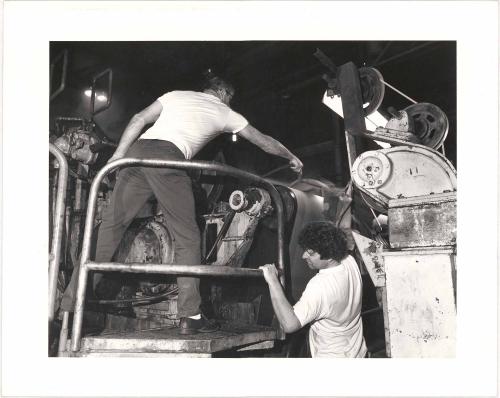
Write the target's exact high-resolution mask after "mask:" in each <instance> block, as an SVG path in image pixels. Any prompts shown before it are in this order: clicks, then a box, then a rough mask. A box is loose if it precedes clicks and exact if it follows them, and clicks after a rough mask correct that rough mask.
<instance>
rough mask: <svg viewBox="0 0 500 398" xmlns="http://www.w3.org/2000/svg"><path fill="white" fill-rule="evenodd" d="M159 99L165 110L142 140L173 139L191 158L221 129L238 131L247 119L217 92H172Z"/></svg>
mask: <svg viewBox="0 0 500 398" xmlns="http://www.w3.org/2000/svg"><path fill="white" fill-rule="evenodd" d="M158 101H159V102H160V103H161V105H162V112H161V114H160V116H159V117H158V119H157V120H156V122H155V124H154V125H153V126H151V127H150V128H149V129H148V130H147V131H146V132H145V133H144V134H143V135H142V136H141V137H140V139H159V140H164V141H170V142H172V143H173V144H175V145H176V146H177V147H178V148H179V149H180V150H181V151H182V152H183V153H184V156H185V157H186V159H191V158H192V157H193V156H194V155H195V154H196V153H197V152H198V151H199V150H200V149H201V148H203V146H204V145H205V144H207V143H208V142H209V141H210V140H212V139H213V138H215V137H216V136H217V135H218V134H220V133H221V132H237V131H240V130H241V129H243V128H244V127H245V126H246V125H247V124H248V122H247V120H246V119H245V118H244V117H243V116H241V115H240V114H239V113H237V112H234V111H233V110H231V108H229V107H228V106H227V105H226V104H224V103H223V102H222V101H221V100H220V99H219V98H217V97H216V96H214V95H211V94H207V93H202V92H196V91H171V92H169V93H166V94H164V95H163V96H161V97H160V98H158Z"/></svg>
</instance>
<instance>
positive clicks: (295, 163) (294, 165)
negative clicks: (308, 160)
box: [290, 157, 304, 173]
mask: <svg viewBox="0 0 500 398" xmlns="http://www.w3.org/2000/svg"><path fill="white" fill-rule="evenodd" d="M303 167H304V165H303V164H302V162H301V161H300V159H299V158H298V157H295V158H293V159H291V160H290V168H291V169H292V170H293V171H295V172H296V173H300V172H301V171H302V168H303Z"/></svg>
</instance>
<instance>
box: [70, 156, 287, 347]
mask: <svg viewBox="0 0 500 398" xmlns="http://www.w3.org/2000/svg"><path fill="white" fill-rule="evenodd" d="M123 166H143V167H144V166H146V167H169V168H175V169H182V170H192V169H202V170H211V171H216V172H218V173H221V174H225V175H228V176H232V177H237V178H240V179H244V180H247V181H250V182H252V183H254V184H257V185H259V186H262V187H263V188H265V189H266V190H267V191H268V192H269V195H270V196H271V198H272V200H273V203H274V205H275V209H276V213H277V222H278V228H277V234H278V248H277V250H278V253H277V254H278V260H277V266H278V270H280V271H281V272H280V282H281V283H282V285H283V286H284V284H285V275H284V260H285V256H284V211H283V203H282V201H281V196H280V194H279V193H278V191H277V189H276V188H275V187H274V185H273V184H271V183H270V182H269V181H267V180H266V179H264V178H262V177H259V176H256V175H254V174H251V173H248V172H246V171H243V170H239V169H237V168H235V167H231V166H227V165H224V164H221V163H217V162H206V161H179V160H160V159H137V158H122V159H118V160H115V161H113V162H111V163H108V164H107V165H106V166H104V167H103V168H102V169H101V170H100V171H99V173H97V175H96V176H95V178H94V180H93V182H92V185H91V187H90V194H89V199H88V207H87V215H86V219H85V232H84V235H83V243H82V252H81V260H80V271H79V275H78V284H77V291H76V302H75V313H74V318H73V331H72V338H71V351H73V352H75V351H78V350H79V347H80V340H81V331H82V320H83V309H84V304H85V290H86V286H87V277H88V271H89V269H88V268H89V267H87V266H86V264H87V263H90V261H89V258H90V246H91V241H92V233H93V229H94V228H93V223H94V217H95V211H96V202H97V195H98V192H99V187H100V184H101V182H102V180H103V178H104V177H105V176H106V175H107V174H108V173H109V172H111V171H112V170H114V169H116V168H118V167H123ZM108 264H110V265H111V264H113V263H108ZM115 264H116V263H115ZM89 265H90V264H89ZM95 266H96V264H95V263H92V265H91V267H92V268H93V267H95ZM106 268H110V267H107V266H106V264H100V269H101V270H105V269H106ZM185 268H186V269H188V268H189V267H187V266H186V267H185ZM259 272H261V271H259ZM165 273H166V272H165ZM185 274H186V275H187V274H189V271H187V270H186V272H185ZM242 276H243V275H242ZM244 276H247V275H244Z"/></svg>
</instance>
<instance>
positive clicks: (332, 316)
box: [293, 256, 366, 358]
mask: <svg viewBox="0 0 500 398" xmlns="http://www.w3.org/2000/svg"><path fill="white" fill-rule="evenodd" d="M362 289H363V285H362V280H361V274H360V272H359V268H358V265H357V264H356V261H355V260H354V258H352V257H351V256H347V257H346V258H345V259H343V260H342V261H341V263H340V264H339V265H338V266H336V267H332V268H326V269H322V270H320V271H319V272H318V273H317V274H316V275H315V276H314V277H313V278H312V279H311V280H310V281H309V283H308V284H307V286H306V288H305V290H304V292H303V293H302V296H301V298H300V300H299V301H298V302H297V303H296V304H295V306H294V307H293V310H294V312H295V315H296V316H297V318H298V320H299V321H300V324H301V325H302V326H305V325H307V324H308V323H310V322H312V324H311V328H310V330H309V344H310V348H311V355H312V357H313V358H314V357H337V358H362V357H364V356H365V354H366V344H365V340H364V338H363V324H362V322H361V298H362Z"/></svg>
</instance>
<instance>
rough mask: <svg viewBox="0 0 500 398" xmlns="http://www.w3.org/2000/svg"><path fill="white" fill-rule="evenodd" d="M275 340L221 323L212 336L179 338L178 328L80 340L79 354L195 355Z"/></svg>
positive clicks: (261, 331) (269, 333) (261, 330)
mask: <svg viewBox="0 0 500 398" xmlns="http://www.w3.org/2000/svg"><path fill="white" fill-rule="evenodd" d="M275 338H276V330H275V329H272V328H269V327H264V326H256V325H253V326H235V325H227V324H223V325H222V327H221V329H220V330H219V331H217V332H213V333H198V334H194V335H181V334H180V333H179V328H175V327H167V328H160V329H151V330H141V331H136V332H133V333H130V332H129V333H109V334H102V335H100V336H93V337H84V338H82V342H81V350H80V351H81V353H82V354H83V355H85V354H86V353H91V352H95V353H96V352H100V353H109V354H112V353H118V352H127V353H144V354H147V353H178V354H185V353H190V354H194V353H198V354H211V353H214V352H218V351H224V350H228V349H233V348H237V347H241V346H246V345H250V344H257V343H261V342H264V341H268V340H274V339H275Z"/></svg>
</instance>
